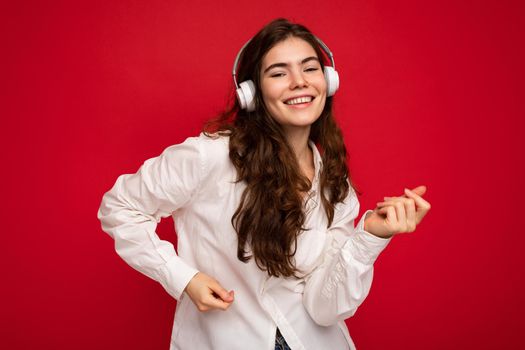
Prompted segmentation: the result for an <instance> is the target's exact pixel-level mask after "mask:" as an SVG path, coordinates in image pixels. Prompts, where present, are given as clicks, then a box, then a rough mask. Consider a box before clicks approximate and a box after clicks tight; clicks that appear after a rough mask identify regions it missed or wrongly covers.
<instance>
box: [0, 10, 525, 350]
mask: <svg viewBox="0 0 525 350" xmlns="http://www.w3.org/2000/svg"><path fill="white" fill-rule="evenodd" d="M523 10H524V9H523V5H522V2H519V1H516V2H510V1H501V0H498V1H496V0H493V1H477V2H475V1H463V2H458V1H389V2H381V1H349V2H341V1H334V2H318V1H315V2H314V1H306V2H305V1H286V2H282V1H264V2H261V3H258V2H249V3H246V4H239V3H238V1H221V2H216V1H194V2H191V1H184V2H182V1H178V2H168V1H113V2H111V1H109V2H108V1H89V2H88V1H73V2H70V1H63V2H60V1H54V2H36V1H35V2H29V1H17V2H14V1H13V2H10V3H4V4H2V5H1V10H0V13H1V16H2V17H3V18H2V21H1V34H0V35H1V36H2V52H3V53H2V55H1V58H0V59H1V60H2V65H1V70H2V74H1V76H2V79H1V80H2V82H3V84H2V94H1V97H0V98H1V100H2V101H1V107H0V108H1V114H2V124H3V125H2V127H1V130H2V137H1V138H0V140H1V141H0V142H1V147H2V158H3V163H4V164H3V166H2V170H3V171H2V172H1V176H2V178H1V180H2V184H3V185H4V193H5V196H4V200H3V201H2V206H3V208H2V218H3V219H2V221H3V222H4V232H3V235H2V237H3V244H2V246H3V247H4V251H3V254H2V257H1V259H2V263H3V264H2V265H3V267H4V270H5V271H7V273H6V274H4V275H3V283H2V284H3V288H2V290H1V293H2V298H1V300H2V311H1V318H2V324H1V325H0V326H1V330H2V344H3V345H2V347H3V348H5V349H30V348H39V349H167V348H168V346H169V340H170V332H171V327H172V321H173V313H174V309H175V307H176V303H175V300H173V299H172V298H171V297H170V296H169V295H168V294H167V293H166V292H165V291H164V290H163V289H162V287H161V286H160V285H159V284H157V283H155V282H154V281H152V280H149V279H148V278H147V277H145V276H143V275H141V274H139V273H138V272H136V271H134V270H133V269H131V268H130V267H128V266H127V265H126V264H125V263H124V262H123V261H122V260H121V259H120V258H119V257H118V256H117V254H116V253H115V251H114V248H113V241H112V240H111V238H110V237H109V236H108V235H106V234H105V233H104V232H103V231H102V230H101V228H100V223H99V221H98V220H97V218H96V212H97V209H98V206H99V204H100V200H101V198H102V195H103V193H104V192H105V191H107V190H109V188H110V187H111V186H112V185H113V183H114V182H115V180H116V178H117V176H118V175H120V174H123V173H131V172H135V171H136V170H137V169H138V167H139V166H140V165H141V164H142V163H143V161H144V160H146V159H148V158H150V157H154V156H157V155H158V154H160V152H161V151H162V150H163V149H164V148H165V147H167V146H169V145H171V144H175V143H179V142H181V141H182V140H184V139H185V138H186V137H188V136H194V135H196V134H197V133H198V132H199V130H200V127H201V125H202V123H203V122H204V121H205V120H206V119H208V118H210V117H212V116H214V115H216V114H217V113H218V112H219V111H220V110H221V108H223V107H224V104H225V101H226V99H227V98H228V96H229V95H230V92H231V88H232V82H231V68H232V63H233V59H234V57H235V55H236V54H237V51H238V50H239V48H240V47H241V45H242V44H243V43H244V42H245V41H246V40H248V39H249V38H250V37H251V36H252V35H253V34H255V32H256V31H257V30H258V29H259V28H260V27H262V26H263V25H264V24H266V23H267V22H268V21H270V20H271V19H273V18H275V17H278V16H284V17H288V18H290V19H291V20H295V21H298V22H300V23H303V24H305V25H307V26H308V27H309V28H310V29H311V30H312V31H313V32H314V33H316V34H317V35H318V36H319V37H321V38H322V39H323V40H324V41H325V43H327V45H328V46H329V47H330V48H331V50H332V51H333V52H334V54H335V60H336V65H337V69H338V71H339V74H340V77H341V88H340V91H339V92H338V94H337V95H336V97H335V104H336V113H337V117H338V119H339V122H340V124H341V126H342V128H343V130H344V134H345V139H346V142H347V146H348V149H349V152H350V166H351V172H352V174H353V178H354V180H355V182H356V184H357V185H358V186H359V187H360V189H361V190H362V191H363V195H362V196H361V197H360V201H361V213H362V212H363V211H364V210H365V209H368V208H371V207H373V206H374V205H375V203H376V202H377V201H380V200H382V198H383V196H397V195H401V194H402V190H403V187H404V186H407V187H415V186H417V185H419V184H425V185H427V187H428V193H427V195H425V198H427V199H428V201H429V202H430V203H431V204H432V210H431V211H430V213H429V215H428V216H427V217H426V218H425V220H424V221H423V222H422V223H421V225H420V226H419V227H418V229H417V231H416V232H414V233H411V234H404V235H400V236H398V237H396V238H394V240H393V241H392V243H391V244H390V245H389V247H388V248H387V249H386V250H385V251H384V252H383V253H382V255H381V256H380V257H379V259H378V261H377V262H376V270H375V278H374V282H373V285H372V290H371V292H370V294H369V296H368V298H367V300H366V301H365V302H364V304H363V305H362V306H361V307H360V309H359V310H358V312H357V314H356V315H355V316H354V317H353V318H351V319H349V320H348V325H349V329H350V333H351V335H352V337H353V338H354V340H355V342H356V344H357V346H358V348H359V349H384V348H389V349H444V348H445V349H465V348H476V349H495V348H500V349H503V348H516V347H518V344H521V343H523V340H522V329H523V326H522V323H521V319H522V317H523V314H524V311H525V303H524V301H523V295H525V291H524V276H525V274H524V268H523V266H524V264H523V263H522V262H521V258H520V257H521V256H522V255H523V254H524V253H523V245H524V243H525V238H524V229H523V226H522V224H521V223H519V222H518V223H515V220H517V219H518V218H519V217H521V215H523V214H522V210H523V208H524V205H523V198H522V197H523V195H524V192H525V191H524V188H523V179H525V176H524V164H523V149H525V147H524V136H525V135H524V121H523V119H524V117H525V113H524V112H525V111H524V107H523V98H524V87H523V78H524V69H523V62H524V61H525V60H524V59H525V57H524V56H525V55H524V49H523V47H524V45H523V34H524V27H523V23H524V20H525V18H524V17H525V16H524V13H525V12H524V11H523ZM158 232H159V235H160V236H161V237H163V238H165V239H169V240H172V241H175V235H174V230H173V223H172V221H171V220H164V221H163V222H162V223H161V224H160V225H159V228H158Z"/></svg>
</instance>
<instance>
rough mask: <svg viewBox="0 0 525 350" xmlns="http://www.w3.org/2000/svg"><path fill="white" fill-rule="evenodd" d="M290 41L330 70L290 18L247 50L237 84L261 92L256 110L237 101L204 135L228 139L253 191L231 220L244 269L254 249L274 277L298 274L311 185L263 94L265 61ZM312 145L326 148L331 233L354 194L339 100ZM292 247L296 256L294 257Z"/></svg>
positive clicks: (315, 130)
mask: <svg viewBox="0 0 525 350" xmlns="http://www.w3.org/2000/svg"><path fill="white" fill-rule="evenodd" d="M289 37H297V38H300V39H303V40H305V41H306V42H308V43H309V44H310V45H311V46H312V47H313V48H314V50H315V52H316V54H317V57H318V58H319V61H320V63H321V67H322V68H324V65H325V60H326V58H325V56H324V55H323V51H322V49H321V48H320V47H319V44H318V42H317V40H316V38H315V37H314V35H313V34H312V33H311V32H310V31H309V30H308V29H307V28H306V27H305V26H303V25H300V24H295V23H291V22H289V21H288V20H286V19H284V18H278V19H276V20H273V21H272V22H270V23H268V24H267V25H266V26H264V27H263V28H262V29H261V30H260V31H259V32H258V33H257V34H256V35H255V36H254V37H253V38H252V39H251V40H250V42H249V43H248V45H247V46H246V47H245V48H244V50H243V52H242V53H241V55H240V58H239V69H238V73H237V80H238V81H239V82H242V81H245V80H249V79H251V80H252V81H253V82H254V84H255V87H256V94H255V111H253V112H247V111H246V110H243V109H241V108H240V105H239V103H238V101H237V99H236V98H235V94H232V96H231V105H230V106H229V107H228V108H227V109H226V110H225V111H224V112H222V113H221V114H220V115H219V116H218V117H217V118H216V119H213V120H211V121H209V122H208V123H207V124H206V125H205V127H204V134H205V135H207V136H210V137H214V136H213V135H211V134H216V135H217V134H218V135H222V136H229V150H230V151H229V156H230V159H231V162H232V163H233V165H234V166H235V168H236V170H237V174H238V178H237V181H239V182H241V181H243V182H244V183H245V184H246V189H245V190H244V192H243V194H242V196H241V202H240V204H239V207H238V208H237V210H236V211H235V214H234V215H233V217H232V219H231V221H232V225H233V227H234V228H235V230H236V232H237V235H238V247H237V257H238V258H239V260H241V261H243V262H247V261H249V260H250V258H251V257H252V256H246V254H247V253H246V251H245V247H246V244H249V246H250V247H251V250H252V254H253V257H254V258H255V262H256V264H257V266H258V267H259V268H260V269H262V270H263V271H267V272H268V274H269V275H270V276H276V277H279V276H284V277H289V276H292V275H294V276H295V272H296V271H297V269H296V268H295V266H294V260H293V256H294V255H295V251H296V249H297V236H298V235H299V234H301V233H302V232H303V231H304V228H303V225H304V222H305V213H304V211H303V204H304V201H303V194H304V193H305V192H307V191H308V190H309V189H310V187H311V183H310V181H309V179H308V178H307V177H305V176H304V175H303V174H301V171H300V169H299V166H298V162H297V159H296V157H295V154H294V152H293V151H292V149H291V146H290V145H289V144H288V142H287V141H286V138H285V136H284V134H283V131H282V129H281V127H280V125H279V124H278V123H277V122H276V121H275V120H274V119H273V118H272V116H271V115H270V113H269V112H268V110H267V108H266V106H265V104H264V102H263V99H262V95H261V88H260V87H261V84H260V71H261V65H262V60H263V57H264V55H265V54H266V53H267V52H268V51H269V50H270V49H271V48H272V47H274V46H275V45H276V44H277V43H279V42H282V41H284V40H286V39H287V38H289ZM310 139H311V140H312V141H313V142H314V143H316V145H318V146H319V147H320V149H321V150H320V151H321V155H322V160H323V167H322V172H321V175H320V191H321V199H322V205H323V208H324V210H325V212H326V215H327V218H328V227H329V226H330V225H331V224H332V221H333V219H334V207H335V205H336V204H337V203H338V202H342V201H343V199H344V198H345V197H346V196H347V195H348V191H349V190H350V187H352V188H353V186H352V182H351V179H350V174H349V172H348V168H347V165H346V156H347V152H346V148H345V145H344V142H343V136H342V133H341V130H340V129H339V127H338V126H337V124H336V123H335V120H334V116H333V112H332V97H327V99H326V103H325V106H324V109H323V111H322V113H321V116H320V117H319V118H318V119H317V121H316V122H315V123H313V125H312V127H311V131H310ZM292 246H293V247H294V248H293V251H292Z"/></svg>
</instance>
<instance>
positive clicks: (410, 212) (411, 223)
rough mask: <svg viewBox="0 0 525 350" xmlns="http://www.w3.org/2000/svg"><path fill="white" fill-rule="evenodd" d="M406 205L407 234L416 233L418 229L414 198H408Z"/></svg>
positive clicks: (405, 201)
mask: <svg viewBox="0 0 525 350" xmlns="http://www.w3.org/2000/svg"><path fill="white" fill-rule="evenodd" d="M404 203H405V212H406V218H407V232H414V231H415V229H416V225H417V224H416V220H417V219H416V201H414V200H413V199H412V198H406V199H405V200H404Z"/></svg>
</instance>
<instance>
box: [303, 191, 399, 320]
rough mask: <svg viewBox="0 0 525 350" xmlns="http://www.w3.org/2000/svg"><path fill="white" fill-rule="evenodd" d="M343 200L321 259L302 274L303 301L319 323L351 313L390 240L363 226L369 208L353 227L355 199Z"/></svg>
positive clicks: (358, 303)
mask: <svg viewBox="0 0 525 350" xmlns="http://www.w3.org/2000/svg"><path fill="white" fill-rule="evenodd" d="M350 191H352V189H350ZM346 201H348V202H347V203H339V204H338V206H339V208H337V207H336V210H337V211H339V213H337V214H338V215H337V214H336V219H337V221H336V220H334V223H333V224H332V226H331V227H330V228H329V229H328V232H327V239H326V244H325V248H324V252H323V254H324V257H323V260H322V262H321V263H320V265H319V266H318V267H317V268H315V269H314V270H313V271H312V272H311V273H310V274H309V275H308V276H306V277H305V289H304V294H303V304H304V306H305V308H306V309H307V311H308V313H309V314H310V316H311V317H312V319H313V320H314V321H315V322H316V323H317V324H319V325H322V326H330V325H333V324H335V323H337V322H339V321H340V320H345V319H347V318H349V317H351V316H353V315H354V314H355V312H356V311H357V308H358V307H359V306H360V305H361V303H362V302H363V301H364V300H365V298H366V297H367V295H368V292H369V291H370V287H371V284H372V277H373V272H374V266H373V264H374V262H375V260H376V259H377V257H378V256H379V254H380V253H381V251H382V250H383V249H384V248H385V247H386V246H387V245H388V243H389V242H390V240H391V239H392V238H391V237H390V238H380V237H377V236H375V235H372V234H371V233H369V232H367V231H365V230H364V229H363V227H364V219H365V216H366V214H367V213H369V212H372V210H367V211H366V212H365V213H364V214H363V215H362V216H361V220H360V221H359V223H358V224H357V226H356V227H355V228H354V220H355V218H356V217H357V213H358V212H359V201H358V200H357V197H356V196H355V195H353V197H352V196H351V195H349V196H348V197H347V199H346Z"/></svg>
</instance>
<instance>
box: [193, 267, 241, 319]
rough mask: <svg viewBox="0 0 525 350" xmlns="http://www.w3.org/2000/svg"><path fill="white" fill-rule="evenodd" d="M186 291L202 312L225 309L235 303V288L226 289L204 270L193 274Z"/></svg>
mask: <svg viewBox="0 0 525 350" xmlns="http://www.w3.org/2000/svg"><path fill="white" fill-rule="evenodd" d="M184 291H185V292H186V294H188V296H189V297H190V298H191V301H193V303H194V304H195V306H197V309H199V311H202V312H204V311H210V310H214V309H221V310H223V311H224V310H226V309H228V307H229V306H230V305H231V303H233V290H231V291H229V292H228V291H226V289H224V288H223V287H222V286H221V285H220V284H219V282H217V281H216V280H215V279H214V278H212V277H210V276H208V275H206V274H204V273H202V272H197V274H195V276H193V278H192V279H191V280H190V282H189V283H188V285H187V286H186V289H184Z"/></svg>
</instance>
